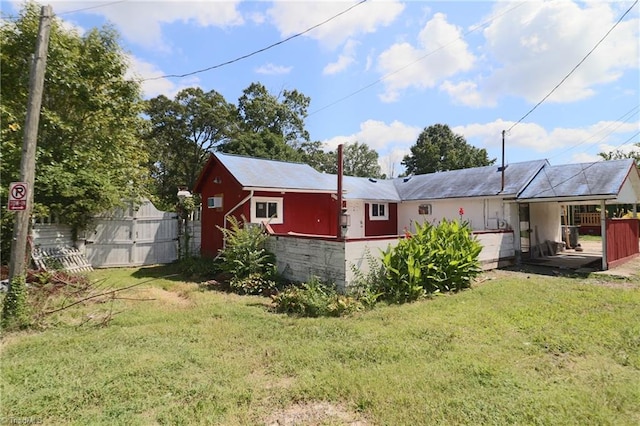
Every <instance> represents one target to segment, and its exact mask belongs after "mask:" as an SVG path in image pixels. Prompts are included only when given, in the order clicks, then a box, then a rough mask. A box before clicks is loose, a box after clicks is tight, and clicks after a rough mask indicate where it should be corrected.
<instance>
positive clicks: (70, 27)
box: [61, 19, 86, 36]
mask: <svg viewBox="0 0 640 426" xmlns="http://www.w3.org/2000/svg"><path fill="white" fill-rule="evenodd" d="M61 23H62V28H64V29H65V30H66V31H69V32H74V33H76V34H78V35H79V36H83V35H84V33H85V32H86V29H85V28H83V27H81V26H80V25H78V24H76V23H74V22H72V21H67V20H64V19H63V20H61Z"/></svg>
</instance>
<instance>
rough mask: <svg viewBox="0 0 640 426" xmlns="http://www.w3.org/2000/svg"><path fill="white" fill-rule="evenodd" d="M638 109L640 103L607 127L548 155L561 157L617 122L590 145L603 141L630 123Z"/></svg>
mask: <svg viewBox="0 0 640 426" xmlns="http://www.w3.org/2000/svg"><path fill="white" fill-rule="evenodd" d="M638 109H640V105H635V106H634V107H632V108H631V109H630V110H628V111H627V112H625V113H624V114H622V115H621V116H620V117H618V118H616V119H615V120H614V121H611V122H610V123H609V124H607V125H606V126H605V127H603V128H602V129H600V130H598V131H597V132H595V133H593V134H591V135H589V136H588V137H586V138H584V139H583V140H582V141H580V142H578V143H576V144H574V145H572V146H570V147H569V148H567V149H565V150H563V151H561V152H559V153H557V154H555V155H553V156H551V157H548V158H549V159H551V158H556V157H559V156H561V155H563V154H566V153H567V152H569V151H571V150H572V149H574V148H577V147H578V146H580V145H582V144H583V143H585V142H587V141H588V140H589V139H591V138H592V137H595V136H596V135H598V134H599V133H601V132H604V131H606V130H607V129H608V128H610V127H611V126H613V125H614V124H615V127H614V128H613V129H611V130H610V131H608V132H607V133H605V134H604V135H603V136H602V137H601V138H600V139H598V140H596V141H594V142H592V143H590V144H589V145H590V146H593V145H595V144H597V143H598V142H601V141H602V140H603V139H604V138H606V137H607V136H609V135H610V134H611V133H613V132H615V131H616V130H617V129H619V128H620V127H621V126H622V125H623V124H625V123H628V122H629V121H630V120H631V119H632V118H634V113H635V112H637V111H638Z"/></svg>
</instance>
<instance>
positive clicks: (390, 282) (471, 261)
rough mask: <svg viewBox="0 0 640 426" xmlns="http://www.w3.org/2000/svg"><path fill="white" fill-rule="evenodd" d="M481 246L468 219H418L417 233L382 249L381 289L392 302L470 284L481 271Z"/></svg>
mask: <svg viewBox="0 0 640 426" xmlns="http://www.w3.org/2000/svg"><path fill="white" fill-rule="evenodd" d="M481 250H482V246H481V245H480V243H479V242H478V241H477V240H476V239H475V237H473V235H472V233H471V228H470V227H469V224H468V223H467V222H463V223H460V222H458V221H455V220H454V221H448V220H446V219H445V220H443V221H441V222H440V223H439V224H438V225H436V226H434V225H431V224H429V223H425V224H423V225H421V224H419V223H416V232H415V234H408V235H407V238H405V239H403V240H401V241H399V242H398V245H397V246H396V247H394V248H391V247H389V248H388V249H387V250H386V251H384V252H383V253H382V265H383V268H384V280H382V282H381V288H380V292H381V293H383V297H384V298H385V299H387V300H388V301H390V302H394V303H403V302H410V301H413V300H416V299H418V298H420V297H422V296H423V295H425V294H432V293H435V292H446V291H459V290H462V289H464V288H468V287H469V286H470V285H471V281H472V280H473V278H475V277H476V276H477V275H478V274H480V272H481V271H482V270H481V268H480V263H479V261H478V256H479V254H480V251H481Z"/></svg>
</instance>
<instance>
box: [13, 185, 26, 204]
mask: <svg viewBox="0 0 640 426" xmlns="http://www.w3.org/2000/svg"><path fill="white" fill-rule="evenodd" d="M26 197H27V185H25V184H24V183H21V182H17V183H15V184H14V185H13V186H12V187H11V198H12V199H14V200H23V199H25V198H26Z"/></svg>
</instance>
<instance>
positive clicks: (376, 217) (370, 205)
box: [369, 203, 389, 220]
mask: <svg viewBox="0 0 640 426" xmlns="http://www.w3.org/2000/svg"><path fill="white" fill-rule="evenodd" d="M374 204H375V205H377V206H384V216H374V215H373V205H374ZM369 220H389V203H369Z"/></svg>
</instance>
